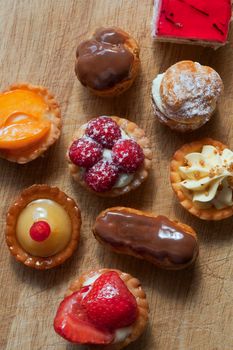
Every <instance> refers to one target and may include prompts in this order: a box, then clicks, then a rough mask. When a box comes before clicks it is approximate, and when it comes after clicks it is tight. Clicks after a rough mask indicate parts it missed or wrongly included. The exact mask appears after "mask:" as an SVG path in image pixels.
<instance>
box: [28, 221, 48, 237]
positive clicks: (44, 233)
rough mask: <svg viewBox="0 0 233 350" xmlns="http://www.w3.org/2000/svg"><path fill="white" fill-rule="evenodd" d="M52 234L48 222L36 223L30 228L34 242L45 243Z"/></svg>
mask: <svg viewBox="0 0 233 350" xmlns="http://www.w3.org/2000/svg"><path fill="white" fill-rule="evenodd" d="M50 232H51V228H50V226H49V224H48V223H47V222H46V221H43V220H41V221H36V222H34V224H33V225H32V226H31V228H30V231H29V233H30V236H31V238H32V239H33V240H34V241H37V242H43V241H45V240H46V239H47V238H48V237H49V235H50Z"/></svg>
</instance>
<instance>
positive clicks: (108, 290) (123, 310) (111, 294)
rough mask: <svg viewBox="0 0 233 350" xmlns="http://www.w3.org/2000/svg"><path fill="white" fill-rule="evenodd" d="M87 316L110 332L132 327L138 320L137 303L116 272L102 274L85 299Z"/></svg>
mask: <svg viewBox="0 0 233 350" xmlns="http://www.w3.org/2000/svg"><path fill="white" fill-rule="evenodd" d="M83 305H84V306H85V309H86V312H87V316H88V317H89V319H90V320H91V322H92V323H93V324H95V325H96V326H97V327H101V328H103V329H107V330H109V331H111V330H115V329H117V328H122V327H127V326H130V325H131V324H132V323H133V322H134V321H135V320H136V318H137V312H138V309H137V302H136V299H135V297H134V296H133V294H131V292H130V291H129V290H128V288H127V287H126V285H125V283H124V282H123V281H122V279H121V278H120V277H119V275H118V273H116V272H115V271H110V272H106V273H104V274H102V275H101V276H100V277H99V278H98V279H97V280H96V281H95V282H94V284H93V286H92V288H91V290H90V292H89V293H88V294H87V295H86V296H85V297H84V299H83Z"/></svg>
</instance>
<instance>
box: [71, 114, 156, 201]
mask: <svg viewBox="0 0 233 350" xmlns="http://www.w3.org/2000/svg"><path fill="white" fill-rule="evenodd" d="M67 158H68V161H69V168H70V172H71V175H72V176H73V178H74V179H75V180H76V181H78V182H80V183H81V185H83V186H84V187H85V188H87V189H89V190H90V191H92V192H94V193H96V194H98V195H100V196H109V197H114V196H119V195H122V194H125V193H127V192H129V191H130V190H132V189H135V188H137V187H138V186H139V185H140V184H141V183H142V182H143V181H144V180H145V179H146V178H147V176H148V171H149V169H150V167H151V159H152V152H151V150H150V148H149V141H148V139H147V138H146V137H145V134H144V131H143V130H142V129H140V128H139V127H138V126H137V125H136V124H134V123H132V122H130V121H128V120H127V119H123V118H119V117H107V116H101V117H97V118H94V119H92V120H90V121H89V122H88V123H87V124H85V125H83V126H81V127H80V128H79V130H78V132H77V133H76V135H75V136H74V138H73V141H72V143H71V145H70V147H69V149H68V153H67Z"/></svg>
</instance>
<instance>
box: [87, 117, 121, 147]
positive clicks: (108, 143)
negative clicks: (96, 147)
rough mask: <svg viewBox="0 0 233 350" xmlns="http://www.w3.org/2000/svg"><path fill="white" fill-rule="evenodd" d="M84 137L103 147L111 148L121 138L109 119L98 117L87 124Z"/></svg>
mask: <svg viewBox="0 0 233 350" xmlns="http://www.w3.org/2000/svg"><path fill="white" fill-rule="evenodd" d="M85 132H86V135H88V136H90V137H91V138H92V139H94V140H95V141H97V142H99V143H100V144H101V145H102V146H103V147H106V148H110V149H111V148H112V147H113V145H114V143H115V142H116V141H117V140H118V139H119V138H121V130H120V128H119V126H118V125H117V123H116V122H115V121H114V120H113V119H112V118H109V117H98V118H95V119H93V120H91V121H90V122H89V123H88V124H87V128H86V131H85Z"/></svg>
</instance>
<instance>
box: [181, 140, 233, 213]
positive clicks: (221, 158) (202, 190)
mask: <svg viewBox="0 0 233 350" xmlns="http://www.w3.org/2000/svg"><path fill="white" fill-rule="evenodd" d="M185 160H186V164H185V166H182V167H180V168H179V171H180V174H181V176H182V178H183V179H184V181H182V182H181V185H182V186H183V187H184V188H185V189H187V190H189V191H190V192H191V193H192V196H193V198H192V200H193V201H194V202H199V203H203V204H204V205H206V206H212V205H214V206H215V208H216V209H223V208H226V207H230V206H232V205H233V152H232V151H230V150H229V149H224V150H223V151H219V150H218V149H217V148H216V147H214V146H210V145H206V146H203V149H202V151H201V152H200V153H198V152H194V153H189V154H187V155H186V156H185Z"/></svg>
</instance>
